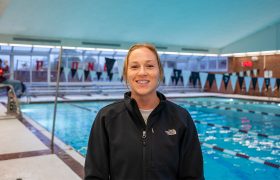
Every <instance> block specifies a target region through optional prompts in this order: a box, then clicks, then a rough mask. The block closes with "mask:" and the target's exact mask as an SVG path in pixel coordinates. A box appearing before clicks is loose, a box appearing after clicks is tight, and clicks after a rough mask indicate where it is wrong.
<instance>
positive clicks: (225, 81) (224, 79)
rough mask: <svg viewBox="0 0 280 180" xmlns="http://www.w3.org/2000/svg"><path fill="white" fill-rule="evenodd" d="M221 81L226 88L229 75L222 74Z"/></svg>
mask: <svg viewBox="0 0 280 180" xmlns="http://www.w3.org/2000/svg"><path fill="white" fill-rule="evenodd" d="M223 81H224V83H225V88H226V89H227V86H228V82H229V75H225V74H224V75H223Z"/></svg>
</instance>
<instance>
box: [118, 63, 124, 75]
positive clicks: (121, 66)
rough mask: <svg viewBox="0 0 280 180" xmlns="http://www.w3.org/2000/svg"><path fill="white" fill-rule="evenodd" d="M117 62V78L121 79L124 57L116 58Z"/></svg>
mask: <svg viewBox="0 0 280 180" xmlns="http://www.w3.org/2000/svg"><path fill="white" fill-rule="evenodd" d="M117 64H118V72H119V78H120V79H122V74H123V65H124V59H118V60H117Z"/></svg>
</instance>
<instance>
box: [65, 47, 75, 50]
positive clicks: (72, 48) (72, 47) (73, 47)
mask: <svg viewBox="0 0 280 180" xmlns="http://www.w3.org/2000/svg"><path fill="white" fill-rule="evenodd" d="M62 49H73V50H75V49H76V47H71V46H62Z"/></svg>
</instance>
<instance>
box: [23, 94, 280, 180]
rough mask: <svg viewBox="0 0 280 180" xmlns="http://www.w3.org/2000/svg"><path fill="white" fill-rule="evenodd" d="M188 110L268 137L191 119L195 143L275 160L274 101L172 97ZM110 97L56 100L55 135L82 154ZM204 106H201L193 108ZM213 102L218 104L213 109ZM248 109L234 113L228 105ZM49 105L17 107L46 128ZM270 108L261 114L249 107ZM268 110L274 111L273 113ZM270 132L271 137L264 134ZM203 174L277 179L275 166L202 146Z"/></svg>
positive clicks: (278, 124)
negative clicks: (194, 131) (92, 128)
mask: <svg viewBox="0 0 280 180" xmlns="http://www.w3.org/2000/svg"><path fill="white" fill-rule="evenodd" d="M172 101H174V102H176V103H177V104H179V105H180V106H182V107H184V108H186V109H188V111H189V112H190V114H191V116H192V118H193V119H194V120H195V121H200V122H207V123H212V124H215V125H223V126H228V127H231V128H237V129H241V130H246V131H248V132H255V133H262V134H266V135H268V136H269V137H268V138H267V137H261V136H257V135H252V134H247V133H242V132H238V131H235V130H234V129H223V128H220V127H216V126H209V125H207V124H200V123H195V124H196V127H197V130H198V134H199V139H200V141H201V142H204V143H207V144H211V145H215V146H218V147H221V148H224V149H228V150H231V151H234V152H238V153H243V154H246V155H248V156H250V157H255V158H259V159H261V160H265V161H269V162H271V163H274V164H280V116H277V115H276V114H277V113H280V105H278V104H270V103H261V102H257V101H248V100H237V99H225V98H223V99H222V98H212V97H209V98H208V97H207V98H180V99H173V100H172ZM110 103H112V101H97V102H70V103H59V104H58V107H57V118H56V131H55V135H56V136H57V137H59V138H60V139H61V140H62V141H64V142H65V143H66V144H68V145H70V146H72V147H73V148H74V149H76V150H77V151H78V152H80V153H81V154H82V155H85V153H86V147H87V142H88V136H89V133H90V129H91V126H92V123H93V121H94V118H95V116H96V114H97V112H98V111H99V109H101V108H102V107H104V106H106V105H107V104H110ZM197 105H204V106H206V107H198V106H197ZM213 106H219V107H222V108H221V109H219V108H213ZM223 107H230V108H232V109H234V108H235V109H243V110H244V109H246V110H250V111H252V112H253V113H252V112H237V111H234V110H232V109H228V110H225V109H223ZM53 109H54V105H53V104H50V103H46V104H24V105H22V112H23V113H24V114H25V115H27V116H29V117H30V118H32V119H33V120H35V121H37V122H38V123H39V124H41V125H42V126H43V127H45V128H46V129H47V130H49V131H51V127H52V119H53ZM258 111H261V112H265V113H272V114H270V115H263V114H258V113H254V112H258ZM273 113H274V114H273ZM270 137H271V138H270ZM202 151H203V158H204V169H205V178H206V179H222V178H224V179H254V180H256V179H272V180H273V179H280V170H279V169H277V168H273V167H270V166H268V165H264V164H262V163H256V162H253V161H251V160H247V159H244V158H240V157H236V156H234V155H231V154H227V153H225V152H220V151H217V150H214V149H212V148H209V147H206V146H203V145H202Z"/></svg>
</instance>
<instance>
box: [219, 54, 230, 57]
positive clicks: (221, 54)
mask: <svg viewBox="0 0 280 180" xmlns="http://www.w3.org/2000/svg"><path fill="white" fill-rule="evenodd" d="M220 56H227V57H229V56H233V54H221V55H220Z"/></svg>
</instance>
